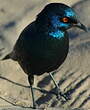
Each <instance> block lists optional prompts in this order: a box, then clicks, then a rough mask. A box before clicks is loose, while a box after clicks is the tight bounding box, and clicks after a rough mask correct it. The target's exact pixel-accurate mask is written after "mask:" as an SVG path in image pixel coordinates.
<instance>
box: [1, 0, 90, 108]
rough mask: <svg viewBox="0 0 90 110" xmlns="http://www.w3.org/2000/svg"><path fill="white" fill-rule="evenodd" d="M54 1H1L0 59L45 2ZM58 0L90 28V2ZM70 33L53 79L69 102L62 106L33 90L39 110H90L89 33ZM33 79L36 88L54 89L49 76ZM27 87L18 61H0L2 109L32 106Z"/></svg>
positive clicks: (8, 50) (86, 0)
mask: <svg viewBox="0 0 90 110" xmlns="http://www.w3.org/2000/svg"><path fill="white" fill-rule="evenodd" d="M53 1H55V0H49V1H48V0H38V1H34V0H20V1H18V0H0V3H1V4H0V49H1V48H5V49H4V50H3V51H0V57H1V58H2V57H3V56H5V55H6V54H7V53H9V52H10V51H11V50H12V48H13V45H14V44H15V42H16V40H17V38H18V36H19V34H20V32H21V31H22V29H23V28H24V27H25V26H26V25H28V24H29V23H30V22H31V21H33V20H34V19H35V17H36V15H37V13H38V12H40V10H41V9H42V8H43V7H44V6H45V5H46V4H47V3H49V2H53ZM57 1H58V2H59V1H60V2H64V3H66V4H68V5H70V6H72V7H73V8H74V9H75V10H76V12H77V13H78V15H79V16H80V19H81V21H82V22H83V23H84V24H85V25H87V26H88V28H89V29H90V21H89V20H90V14H89V12H90V6H89V5H90V0H81V2H79V1H80V0H57ZM69 34H70V49H69V54H68V57H67V59H66V61H65V62H64V63H63V65H62V66H61V68H60V70H59V72H57V73H56V74H55V79H56V80H57V82H59V85H60V89H61V90H62V91H63V92H65V93H70V95H71V100H69V101H68V102H65V103H63V104H62V103H61V101H58V100H57V99H56V96H54V95H52V94H44V95H43V94H42V93H40V92H38V91H36V94H35V95H36V102H37V104H38V106H39V107H40V108H42V107H43V108H44V107H45V108H47V109H49V110H50V109H53V110H54V109H59V110H60V108H62V109H65V110H68V109H69V110H70V109H71V110H72V109H74V108H81V110H82V109H84V110H87V109H89V108H90V31H89V32H88V33H86V32H83V31H81V30H79V29H76V28H74V29H72V30H69ZM35 79H36V80H35V85H34V86H35V87H36V86H38V87H41V88H43V89H46V90H48V91H49V90H50V91H52V90H54V89H53V88H54V85H53V82H52V81H51V79H50V77H49V76H48V74H44V75H42V76H40V77H35ZM19 84H21V85H19ZM23 85H25V86H23ZM28 86H29V83H28V81H27V75H26V74H24V72H23V70H22V69H21V68H20V66H19V65H18V63H17V62H14V61H12V60H7V61H3V62H2V61H0V109H1V110H24V109H25V110H28V107H31V105H32V102H31V94H30V88H28ZM15 106H17V107H15ZM18 106H19V107H18ZM20 106H24V107H27V108H22V107H20ZM50 107H52V108H50ZM62 109H61V110H62ZM75 110H78V109H75Z"/></svg>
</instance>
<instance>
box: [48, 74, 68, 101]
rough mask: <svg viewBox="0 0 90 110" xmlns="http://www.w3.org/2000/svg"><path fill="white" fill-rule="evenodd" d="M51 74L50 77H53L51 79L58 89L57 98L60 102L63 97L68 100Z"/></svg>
mask: <svg viewBox="0 0 90 110" xmlns="http://www.w3.org/2000/svg"><path fill="white" fill-rule="evenodd" d="M49 74H50V77H51V79H52V81H53V83H54V85H55V87H56V88H57V93H58V94H57V98H58V99H59V100H60V99H61V97H63V98H64V100H68V97H67V96H66V95H65V94H63V93H62V92H61V90H60V88H59V86H58V84H57V82H56V81H55V79H54V77H53V75H52V73H49Z"/></svg>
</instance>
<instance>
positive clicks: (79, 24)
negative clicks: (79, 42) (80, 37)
mask: <svg viewBox="0 0 90 110" xmlns="http://www.w3.org/2000/svg"><path fill="white" fill-rule="evenodd" d="M74 26H75V27H78V28H80V29H82V30H84V31H85V32H88V29H87V27H86V26H85V25H83V24H82V23H80V22H78V23H77V24H74Z"/></svg>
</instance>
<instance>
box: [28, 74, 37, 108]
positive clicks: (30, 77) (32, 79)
mask: <svg viewBox="0 0 90 110" xmlns="http://www.w3.org/2000/svg"><path fill="white" fill-rule="evenodd" d="M28 81H29V84H30V86H31V94H32V101H33V108H34V109H36V103H35V98H34V89H33V87H32V85H33V83H34V76H32V75H29V76H28Z"/></svg>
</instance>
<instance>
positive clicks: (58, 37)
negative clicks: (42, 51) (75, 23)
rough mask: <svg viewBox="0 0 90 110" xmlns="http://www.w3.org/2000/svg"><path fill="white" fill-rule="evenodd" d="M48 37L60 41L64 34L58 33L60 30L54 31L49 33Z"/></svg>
mask: <svg viewBox="0 0 90 110" xmlns="http://www.w3.org/2000/svg"><path fill="white" fill-rule="evenodd" d="M49 36H52V37H54V38H57V39H60V38H62V37H64V32H63V31H60V30H55V31H52V32H50V33H49Z"/></svg>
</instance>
